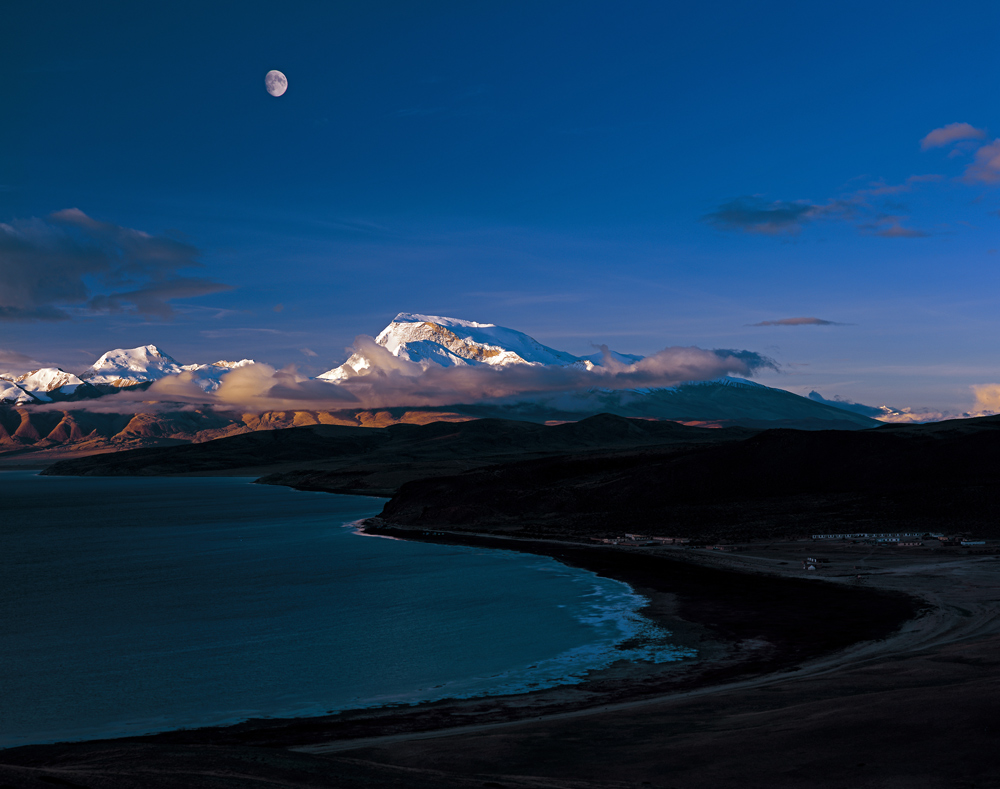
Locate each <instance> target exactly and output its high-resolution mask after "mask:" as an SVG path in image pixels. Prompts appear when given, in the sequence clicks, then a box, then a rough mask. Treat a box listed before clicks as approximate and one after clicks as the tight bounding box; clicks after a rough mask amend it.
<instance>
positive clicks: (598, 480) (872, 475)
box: [383, 417, 1000, 540]
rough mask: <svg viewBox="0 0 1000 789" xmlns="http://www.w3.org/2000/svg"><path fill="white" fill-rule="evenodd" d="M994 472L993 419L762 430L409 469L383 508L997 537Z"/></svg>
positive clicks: (481, 526) (605, 526)
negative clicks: (444, 472) (459, 471)
mask: <svg viewBox="0 0 1000 789" xmlns="http://www.w3.org/2000/svg"><path fill="white" fill-rule="evenodd" d="M998 479H1000V417H986V418H982V419H972V420H956V421H952V422H943V423H937V424H934V425H919V426H906V427H895V426H887V427H883V428H879V429H877V430H870V431H860V432H858V431H818V432H807V431H795V430H769V431H764V432H762V433H759V434H757V435H754V436H751V437H749V438H746V439H745V440H741V441H733V442H726V443H720V444H716V445H707V446H693V447H692V446H689V447H684V448H682V449H680V450H677V449H675V450H673V451H671V452H663V451H660V450H659V449H658V448H636V449H630V450H627V451H617V452H609V453H604V454H594V453H591V454H588V455H567V456H561V457H558V458H546V459H541V460H534V461H527V462H520V463H512V464H505V465H502V466H495V467H493V468H490V469H488V470H479V471H472V472H468V473H465V474H463V475H460V476H456V477H450V478H438V479H433V480H425V481H414V482H411V483H408V484H406V485H404V486H403V487H402V488H401V489H400V491H399V493H398V494H397V495H396V496H395V497H394V498H393V499H392V500H391V501H390V502H389V503H388V504H387V505H386V507H385V510H384V512H383V517H384V518H385V519H386V520H387V521H390V522H392V523H396V524H401V525H408V526H418V527H443V528H449V529H452V528H455V529H470V530H475V531H493V530H498V531H516V532H517V533H518V534H521V535H524V536H531V535H534V536H561V537H580V536H588V535H589V536H610V535H613V534H620V533H622V532H641V533H646V534H650V533H653V534H662V535H666V536H671V535H672V536H690V537H704V538H710V539H727V538H728V539H733V540H739V539H747V538H752V537H770V536H779V535H785V534H789V533H807V534H808V533H815V532H840V531H845V532H856V531H862V532H863V531H878V532H885V531H945V532H948V531H954V532H973V533H976V534H979V535H982V536H1000V484H998V482H997V480H998Z"/></svg>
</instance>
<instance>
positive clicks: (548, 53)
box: [0, 1, 1000, 410]
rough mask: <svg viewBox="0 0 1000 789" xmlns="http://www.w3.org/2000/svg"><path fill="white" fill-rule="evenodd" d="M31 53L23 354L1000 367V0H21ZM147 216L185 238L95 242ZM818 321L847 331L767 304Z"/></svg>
mask: <svg viewBox="0 0 1000 789" xmlns="http://www.w3.org/2000/svg"><path fill="white" fill-rule="evenodd" d="M0 65H2V67H3V73H4V74H5V81H4V104H3V107H4V112H3V123H2V124H0V223H6V224H7V225H8V226H9V228H14V230H12V231H9V232H11V233H15V232H16V233H19V234H21V235H20V236H18V238H22V237H24V236H25V234H27V235H28V236H30V237H31V239H33V240H31V241H30V243H28V248H27V249H26V251H25V249H21V248H20V247H18V249H19V250H20V251H19V252H18V254H17V255H14V254H13V253H10V249H9V248H7V256H6V257H0V274H2V275H3V279H0V314H2V313H3V309H4V308H6V310H7V311H6V313H5V314H6V318H7V319H6V320H4V321H2V322H0V330H2V332H3V335H2V340H0V349H3V351H2V352H3V353H6V354H7V357H8V358H10V359H15V360H16V359H17V358H19V357H17V356H16V355H17V354H22V355H24V356H28V357H31V358H32V359H34V360H38V361H42V362H46V363H56V364H59V365H61V366H64V367H66V368H67V369H73V370H79V369H81V368H83V367H84V366H86V365H87V364H89V363H90V362H92V361H93V359H94V358H95V357H96V356H97V355H98V354H100V353H102V352H103V351H105V350H108V349H109V348H114V347H131V346H135V345H140V344H146V343H150V342H152V343H156V344H157V345H159V346H160V347H161V348H162V349H163V350H165V351H166V352H168V353H170V354H171V355H173V356H175V357H176V358H178V359H179V360H180V361H182V362H191V361H212V360H214V359H217V358H220V357H222V358H239V357H244V356H250V357H254V358H257V359H258V360H261V361H267V362H269V363H272V364H277V365H282V364H286V363H290V362H294V363H297V364H300V365H303V366H304V367H305V368H306V369H308V370H313V371H315V372H319V371H321V370H325V369H328V368H329V367H332V366H334V365H335V364H338V363H340V362H341V361H343V359H344V358H345V357H346V351H345V347H346V346H348V345H350V343H351V342H352V340H353V338H354V336H355V335H357V334H361V333H364V334H374V333H377V332H378V331H379V330H380V329H381V328H382V327H383V326H384V325H385V324H386V323H387V322H388V321H389V320H390V319H391V318H392V316H393V315H394V314H395V313H396V312H400V311H412V312H426V313H433V314H444V315H451V316H455V317H461V318H468V319H472V320H478V321H483V322H494V323H499V324H501V325H506V326H510V327H512V328H517V329H520V330H522V331H527V332H528V333H529V334H532V335H533V336H535V337H536V338H537V339H539V340H540V341H542V342H544V343H546V344H548V345H552V346H554V347H557V348H560V349H563V350H568V351H571V352H574V353H581V354H582V353H591V352H592V351H593V349H592V347H591V344H592V343H601V342H607V343H609V344H610V345H611V346H612V347H614V348H616V349H618V350H621V351H626V352H633V353H649V352H652V351H655V350H658V349H660V348H662V347H664V346H669V345H692V344H693V345H699V346H702V347H708V348H716V347H723V348H747V349H750V350H755V351H759V352H763V353H766V354H769V355H771V356H773V357H774V358H776V359H777V360H778V361H779V362H780V363H781V364H782V365H783V372H782V374H780V375H777V374H768V375H767V376H765V377H764V378H763V379H762V380H764V381H765V382H766V383H769V384H772V385H777V386H782V387H784V388H788V389H791V390H792V391H796V392H800V393H805V392H808V391H809V390H811V389H817V390H819V391H820V392H821V393H822V394H823V395H825V396H827V397H833V396H835V395H840V396H843V397H846V398H848V399H852V400H859V401H862V402H869V403H876V402H887V403H889V404H890V405H894V406H897V407H898V406H913V407H932V408H939V409H940V408H944V409H957V410H965V409H968V408H970V407H971V406H972V404H973V394H972V390H971V389H970V387H972V386H974V385H982V384H991V383H996V382H998V381H1000V343H998V339H997V338H998V337H1000V287H998V285H1000V275H998V263H1000V253H998V252H997V249H998V248H1000V214H998V210H1000V161H997V162H993V163H992V164H991V161H992V160H991V158H990V154H991V151H992V149H991V148H990V147H989V146H990V145H992V144H993V141H994V140H996V139H997V138H998V137H1000V102H998V95H997V94H998V91H997V88H996V85H997V84H998V82H997V80H998V77H1000V5H998V4H996V3H994V2H955V3H950V4H948V6H947V7H942V6H941V5H940V4H938V3H929V2H928V3H922V2H912V1H911V2H899V3H894V2H879V3H871V2H864V3H860V2H859V3H852V2H840V3H836V4H818V3H802V2H771V3H768V2H745V3H743V2H716V3H697V4H694V3H685V4H680V3H663V2H650V3H625V4H622V3H611V2H590V3H587V2H567V3H555V2H553V3H537V2H531V3H513V2H502V3H466V2H456V3H429V2H428V3H378V2H366V3H355V2H343V3H332V2H331V3H325V2H310V3H290V4H286V5H284V6H277V5H275V4H273V3H253V2H240V3H204V2H199V3H181V2H169V3H120V4H115V3H102V4H79V3H62V2H53V3H44V4H42V3H35V4H31V3H19V4H13V5H10V6H9V7H8V8H5V10H4V23H3V26H2V30H0ZM272 68H276V69H280V70H282V71H283V72H284V73H285V74H286V75H287V77H288V81H289V88H288V92H287V93H286V94H285V95H284V96H282V97H280V98H274V97H271V96H269V95H268V94H267V93H266V92H265V90H264V82H263V79H264V74H265V73H266V72H267V71H268V70H269V69H272ZM958 123H964V124H969V126H968V127H962V128H960V127H952V132H950V133H944V134H943V137H939V138H934V139H939V140H944V142H943V143H942V144H940V145H931V144H930V143H928V144H927V145H925V146H924V149H922V146H921V140H922V139H924V138H925V136H926V135H928V134H929V133H930V132H932V130H934V129H942V128H944V127H948V126H949V125H950V124H958ZM963 128H964V129H965V130H966V131H965V133H964V135H963ZM933 141H934V140H932V142H933ZM996 153H997V155H1000V147H998V148H997V151H996ZM977 154H978V156H979V159H978V161H979V165H978V166H977V165H976V161H977V158H976V157H977ZM970 168H971V169H970ZM912 176H935V178H919V179H917V180H912V181H908V180H907V179H909V178H911V177H912ZM70 208H76V209H79V211H81V212H83V213H84V214H86V216H88V217H90V218H92V219H93V220H96V221H97V222H100V223H103V224H102V225H101V228H102V229H100V230H99V231H98V230H94V231H93V232H92V233H91V234H90V235H87V232H85V231H86V228H85V227H84V225H82V224H80V222H82V221H83V220H80V221H77V220H72V221H69V220H66V216H68V215H61V216H62V217H63V218H61V219H60V218H58V217H57V218H52V216H51V215H52V214H53V213H55V212H58V211H64V210H65V209H70ZM33 220H34V221H33ZM81 228H83V229H82V230H81ZM120 228H130V229H137V230H141V231H143V232H145V233H148V234H151V235H152V236H155V237H165V238H167V239H170V240H169V241H165V242H164V243H165V244H166V246H167V248H168V252H166V253H164V254H165V255H166V256H167V257H168V258H169V261H168V263H164V264H163V266H164V267H161V268H157V266H160V265H161V262H162V261H161V259H160V258H158V257H156V256H154V258H155V260H152V259H150V258H148V257H147V258H144V260H145V263H143V265H140V266H138V267H136V266H131V267H129V266H127V265H126V266H124V267H120V268H118V269H114V266H112V269H114V270H113V271H111V270H108V271H110V273H108V271H105V275H104V276H103V279H101V278H100V276H99V275H98V274H95V273H94V272H95V271H96V269H94V270H89V269H87V268H86V266H83V267H82V268H80V267H79V266H77V265H76V264H77V262H79V261H80V260H82V259H84V258H87V255H88V254H93V253H94V250H95V249H99V250H102V253H101V254H105V255H109V256H110V258H114V255H115V254H116V252H117V250H119V249H120V248H121V247H120V243H123V242H121V241H120V239H121V238H124V237H125V236H122V235H120V234H121V233H123V232H124V231H121V230H120ZM116 234H118V235H116ZM127 235H128V234H127V233H126V236H127ZM39 239H41V240H39ZM109 239H110V240H109ZM115 239H118V240H117V241H116V240H115ZM32 244H34V245H35V246H31V245H32ZM53 244H55V245H56V246H59V247H60V249H61V250H62V252H60V254H61V255H62V257H58V259H56V258H53V257H52V256H51V255H47V253H46V250H49V251H51V249H50V247H51V246H52V245H53ZM47 245H48V246H47ZM60 245H61V246H60ZM67 245H68V246H67ZM171 245H173V246H171ZM67 249H68V251H67ZM178 250H180V251H178ZM3 254H5V253H4V249H3V248H0V255H3ZM33 255H34V257H32V256H33ZM67 255H68V256H69V257H68V258H67ZM88 259H89V258H88ZM181 259H183V260H184V261H186V262H190V260H192V259H196V260H198V261H200V263H201V264H202V268H201V269H193V270H191V269H180V268H177V266H178V265H179V264H178V263H177V261H178V260H181ZM67 260H69V262H67ZM150 260H152V262H150ZM53 261H55V262H53ZM157 261H160V262H157ZM171 261H172V262H171ZM47 266H48V267H49V268H46V267H47ZM4 270H6V272H5V271H4ZM14 270H17V271H20V272H24V271H34V272H41V273H39V274H38V276H37V277H36V279H35V280H32V281H31V282H30V283H29V284H28V285H25V284H24V282H23V280H24V275H23V274H17V275H16V276H15V275H14V274H12V273H11V272H12V271H14ZM88 272H89V273H88ZM43 275H44V276H43ZM54 277H55V278H59V277H69V278H70V279H72V278H73V277H75V278H76V279H75V282H76V283H77V284H78V285H80V287H78V288H76V289H75V290H74V289H72V288H69V289H68V290H67V289H65V288H63V289H62V290H60V289H59V288H55V287H54V286H53V285H52V282H51V280H52V278H54ZM190 277H194V278H196V280H197V281H192V280H190V279H184V283H186V284H183V286H181V285H177V283H178V282H180V280H178V278H190ZM123 278H124V279H123ZM29 279H30V277H29ZM126 280H127V281H126ZM209 281H210V282H211V283H216V284H215V285H212V284H206V283H207V282H209ZM123 283H124V284H123ZM150 283H152V284H153V285H154V286H155V287H156V288H163V289H162V290H159V291H157V292H158V293H160V294H161V296H160V297H158V298H160V301H159V302H157V304H156V305H154V306H153V307H149V305H148V304H147V305H146V306H145V307H143V308H142V310H141V311H140V312H136V310H135V308H134V307H133V305H132V304H131V303H130V302H129V300H128V298H127V297H122V296H121V295H119V297H113V298H111V300H110V301H108V300H107V299H105V300H104V301H101V300H100V298H98V299H94V296H98V297H99V296H101V295H102V294H104V295H107V294H109V293H118V294H122V293H126V294H127V293H128V292H129V291H130V289H132V290H134V289H135V288H136V287H143V286H149V285H150ZM175 285H176V286H177V287H174V286H175ZM222 285H225V286H229V287H230V288H231V289H229V290H220V289H219V288H220V286H222ZM171 287H174V290H171ZM81 288H82V290H81ZM5 289H6V290H5ZM29 291H30V294H31V295H28V296H26V295H24V294H26V293H29ZM164 294H165V295H164ZM177 294H181V295H177ZM197 294H201V295H197ZM19 300H20V301H19ZM109 305H110V307H109ZM163 305H170V306H169V308H172V310H173V315H170V316H167V315H166V310H167V309H168V307H165V306H163ZM140 306H141V305H140ZM53 310H54V311H55V312H53ZM109 310H110V311H109ZM55 313H59V314H58V315H57V314H55ZM66 316H69V317H68V318H67V317H66ZM53 317H62V318H63V319H62V320H52V319H51V318H53ZM793 317H811V318H817V319H821V320H823V321H830V322H833V323H834V324H843V325H796V326H789V325H777V326H752V325H751V324H756V323H761V322H767V321H780V320H783V319H788V318H793ZM302 349H308V352H307V353H304V352H303V350H302ZM310 353H314V354H316V355H315V356H313V355H309V354H310ZM2 366H3V365H2V364H0V367H2ZM998 407H1000V406H998Z"/></svg>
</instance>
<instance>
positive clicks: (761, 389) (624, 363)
mask: <svg viewBox="0 0 1000 789" xmlns="http://www.w3.org/2000/svg"><path fill="white" fill-rule="evenodd" d="M706 353H708V352H706ZM720 353H721V352H720ZM726 353H732V352H726ZM379 355H381V356H383V357H385V358H394V359H396V360H399V361H398V363H399V364H400V365H408V368H407V369H409V370H411V371H416V372H417V373H420V372H425V371H428V370H435V369H456V368H467V369H469V370H472V371H475V370H476V369H487V368H488V369H490V370H494V371H504V370H518V371H520V372H521V373H524V372H539V373H541V374H546V373H548V372H554V373H557V374H558V373H560V372H561V371H567V372H569V373H581V374H583V373H589V372H597V373H602V372H605V371H608V370H615V371H619V370H625V371H629V370H632V369H634V368H636V367H637V366H638V365H640V363H642V362H643V359H644V357H642V356H638V355H634V354H625V353H619V352H616V351H611V350H608V349H604V350H602V351H601V352H599V353H595V354H592V355H590V356H576V355H573V354H570V353H567V352H565V351H560V350H557V349H554V348H550V347H548V346H546V345H543V344H542V343H540V342H538V341H537V340H535V339H534V338H532V337H530V336H529V335H527V334H525V333H523V332H519V331H516V330H514V329H509V328H505V327H502V326H496V325H494V324H489V323H477V322H474V321H466V320H460V319H457V318H448V317H443V316H434V315H423V314H418V313H400V314H399V315H397V316H396V317H395V318H394V319H393V320H392V322H390V324H389V325H388V326H387V327H386V328H385V329H383V330H382V332H380V333H379V334H378V335H377V337H375V338H374V342H373V344H371V345H370V346H368V347H365V346H361V347H360V348H359V349H357V350H356V351H355V353H353V354H352V355H351V356H350V358H348V359H347V361H345V362H344V363H343V364H341V365H339V366H338V367H335V368H333V369H331V370H328V371H327V372H325V373H322V374H321V375H319V376H317V377H316V379H315V380H316V381H317V382H323V383H326V384H329V385H330V386H335V387H336V386H344V387H348V388H349V387H350V386H352V385H354V384H356V383H357V382H358V381H362V382H367V381H371V382H372V383H373V385H376V386H377V384H378V382H379V380H380V374H381V373H382V372H383V370H382V369H381V368H383V367H384V366H385V358H383V359H381V360H380V359H378V358H376V357H378V356H379ZM254 364H255V362H254V361H253V360H252V359H241V360H239V361H226V360H219V361H215V362H211V363H192V364H182V363H180V362H179V361H177V360H176V359H174V358H173V357H171V356H169V355H168V354H167V353H165V352H164V351H162V350H161V349H160V348H158V347H157V346H155V345H145V346H140V347H137V348H130V349H122V348H119V349H115V350H112V351H108V352H107V353H105V354H103V355H102V356H101V357H100V358H99V359H97V361H95V362H94V364H93V365H91V366H90V367H89V368H87V369H86V370H83V371H81V372H80V373H79V375H77V374H74V373H72V372H68V371H65V370H62V369H61V368H55V367H46V368H41V369H36V370H29V371H25V372H19V373H6V374H0V451H5V452H11V451H39V450H52V449H54V448H62V449H67V448H72V449H77V450H85V451H88V452H89V451H101V450H107V449H118V448H123V447H128V448H134V447H136V446H148V445H156V444H163V443H176V442H184V443H189V442H195V443H197V442H201V441H206V440H211V439H213V438H218V437H221V436H224V435H233V434H236V433H241V432H248V431H252V430H261V429H273V428H276V427H292V426H304V425H314V424H335V425H338V424H339V425H348V426H351V425H353V426H386V425H390V424H396V423H399V422H404V423H419V424H423V423H426V422H430V421H434V420H437V419H443V420H446V421H456V420H467V419H476V418H483V417H502V418H512V419H520V420H527V421H533V422H539V423H541V422H555V421H576V420H579V419H582V418H585V417H587V416H592V415H594V414H598V413H611V414H617V415H619V416H624V417H639V418H646V419H660V420H671V421H677V422H683V423H685V424H693V425H702V426H709V427H721V426H729V425H740V426H744V427H752V428H758V429H759V428H768V427H798V428H806V429H818V428H835V429H863V428H867V427H874V426H877V425H878V424H879V423H878V422H876V421H875V420H873V419H871V418H870V417H869V416H867V415H865V414H860V413H855V412H853V411H850V410H847V409H844V408H839V407H837V406H836V405H833V404H831V402H830V401H824V402H820V401H817V400H815V399H809V398H805V397H800V396H799V395H796V394H793V393H791V392H787V391H785V390H783V389H777V388H773V387H768V386H764V385H762V384H759V383H756V382H753V381H750V380H747V379H744V378H738V377H734V376H731V375H724V376H721V377H716V378H712V379H710V380H694V381H689V382H686V383H679V384H676V385H672V386H654V387H633V388H606V387H601V386H587V387H578V388H575V389H570V390H567V391H554V392H553V391H548V392H543V393H531V394H525V395H523V396H521V395H515V396H507V397H503V398H494V399H488V398H487V399H479V400H473V401H471V402H470V401H469V399H468V398H465V399H463V397H462V396H461V395H459V394H456V401H455V403H453V404H448V405H446V406H437V407H427V406H414V405H413V404H411V403H407V402H399V403H394V404H393V405H394V406H395V407H392V408H353V409H351V408H347V409H344V408H342V407H339V408H335V409H333V410H327V409H312V410H298V409H294V410H281V411H268V412H264V413H261V412H260V409H258V410H257V411H256V412H251V409H248V408H245V407H241V406H240V405H236V404H234V403H232V402H226V403H223V402H220V401H219V400H217V399H216V397H215V395H216V393H217V391H218V390H219V388H220V387H221V386H222V385H223V383H224V382H225V380H226V376H227V375H228V374H230V373H231V372H232V371H233V370H237V369H240V368H246V367H249V366H251V365H254ZM171 377H176V378H177V379H178V380H180V381H184V382H189V383H192V384H194V385H195V386H197V387H198V389H200V390H201V391H202V392H203V393H204V396H205V402H204V405H203V406H198V405H195V404H192V403H191V402H190V401H187V402H185V403H184V404H178V405H177V406H176V408H173V409H172V408H171V407H170V403H169V402H168V401H167V398H166V396H165V398H164V400H162V401H160V402H158V403H156V404H155V407H152V406H150V405H147V404H146V403H144V402H138V401H135V400H131V401H127V402H126V401H119V402H121V408H120V409H116V408H115V407H114V406H115V405H116V401H115V400H114V396H115V393H118V392H122V391H127V390H133V391H136V390H137V391H142V390H144V389H146V388H148V387H150V386H151V385H152V384H154V383H156V382H157V381H161V380H163V379H169V378H171ZM594 380H595V381H597V382H600V381H601V380H603V379H602V378H601V376H600V375H596V376H595V377H594ZM320 388H321V389H322V387H320ZM97 399H101V401H102V402H101V404H100V406H99V407H97V406H96V405H94V404H93V401H95V400H97ZM151 399H154V400H155V399H156V398H152V397H151ZM54 404H65V410H62V411H60V410H56V409H55V408H54V407H53V406H54ZM41 405H46V406H47V408H45V409H41V410H39V409H38V408H37V407H38V406H41Z"/></svg>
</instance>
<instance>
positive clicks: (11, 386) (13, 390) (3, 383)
mask: <svg viewBox="0 0 1000 789" xmlns="http://www.w3.org/2000/svg"><path fill="white" fill-rule="evenodd" d="M37 402H38V399H37V398H34V397H32V396H31V395H30V394H28V393H27V392H25V391H24V390H23V389H22V388H21V387H19V386H18V385H17V384H15V383H12V382H11V381H8V380H6V379H0V403H13V404H14V405H27V404H28V403H37Z"/></svg>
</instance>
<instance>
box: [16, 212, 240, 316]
mask: <svg viewBox="0 0 1000 789" xmlns="http://www.w3.org/2000/svg"><path fill="white" fill-rule="evenodd" d="M197 257H198V250H197V249H196V248H195V247H193V246H191V245H190V244H185V243H184V242H182V241H178V240H176V239H173V238H168V237H166V236H154V235H150V234H148V233H145V232H143V231H141V230H134V229H132V228H127V227H121V226H119V225H114V224H110V223H108V222H99V221H97V220H95V219H92V218H91V217H89V216H87V215H86V214H85V213H83V212H82V211H80V210H79V209H77V208H69V209H66V210H63V211H57V212H56V213H54V214H50V215H49V216H48V217H46V218H45V219H31V220H26V221H14V222H12V223H10V224H5V223H0V320H7V321H61V320H69V319H70V318H72V317H73V316H74V315H81V314H83V315H86V314H94V313H132V314H138V315H142V316H146V317H158V318H169V317H170V316H171V315H173V308H172V307H171V305H170V302H171V301H173V300H176V299H187V298H193V297H196V296H204V295H206V294H209V293H216V292H218V291H222V290H228V289H229V286H227V285H223V284H221V283H218V282H214V281H212V280H210V279H206V278H203V277H195V276H189V275H187V274H185V273H183V272H185V271H186V270H190V269H197V268H200V267H201V264H200V263H199V262H198V260H197Z"/></svg>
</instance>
